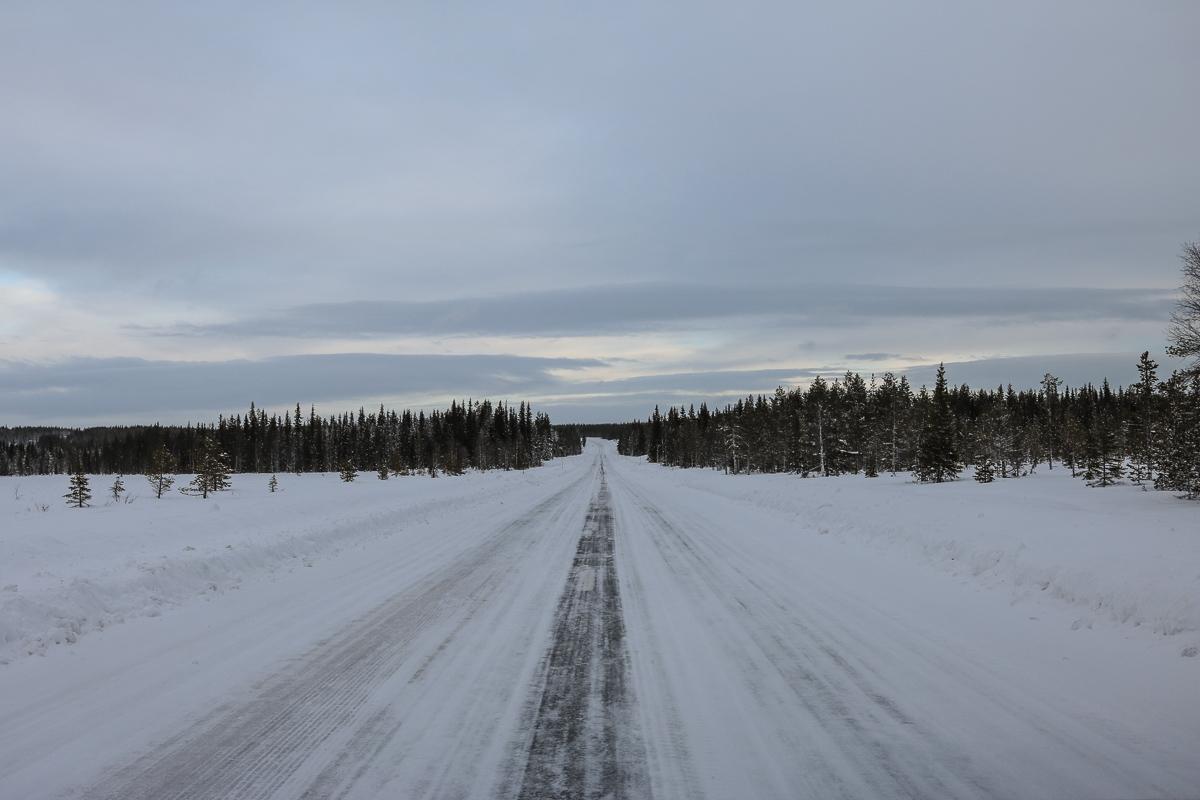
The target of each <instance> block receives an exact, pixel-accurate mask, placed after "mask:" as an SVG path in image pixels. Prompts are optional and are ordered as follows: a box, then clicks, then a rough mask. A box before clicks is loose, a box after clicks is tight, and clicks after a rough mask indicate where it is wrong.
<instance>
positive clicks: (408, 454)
mask: <svg viewBox="0 0 1200 800" xmlns="http://www.w3.org/2000/svg"><path fill="white" fill-rule="evenodd" d="M0 442H3V444H2V445H0V475H48V474H60V473H69V472H76V471H81V472H86V473H93V474H111V473H116V474H139V473H140V474H146V473H150V472H158V473H161V472H164V470H163V469H162V465H161V464H159V465H156V464H155V456H156V454H158V453H159V452H160V450H161V448H163V447H164V446H165V448H166V451H167V453H168V454H169V456H170V462H171V465H172V466H173V468H174V470H175V471H178V472H182V473H192V472H197V471H199V470H198V468H197V467H198V465H200V463H201V462H202V461H203V460H204V459H205V457H206V448H209V446H210V443H213V444H215V445H216V447H217V448H218V450H219V451H220V453H221V455H222V458H223V460H224V462H225V464H226V466H227V467H228V469H229V470H230V471H232V472H262V473H275V472H331V471H337V470H341V469H343V468H345V467H351V468H353V469H355V470H368V471H380V470H384V471H390V472H393V473H405V472H427V473H428V472H432V473H434V474H436V473H439V472H443V473H448V474H458V473H461V472H463V471H464V470H467V469H477V470H489V469H527V468H529V467H534V466H537V465H539V464H541V463H542V462H544V461H546V460H547V459H550V458H554V457H555V456H561V455H572V454H576V453H578V452H579V451H580V446H581V443H580V439H579V435H578V434H577V432H576V431H575V429H574V428H573V427H571V426H564V427H559V428H555V427H554V426H552V425H551V423H550V418H549V417H548V416H546V415H545V414H541V413H535V412H534V411H533V410H532V408H531V407H530V406H529V405H528V404H527V403H520V404H518V405H516V406H512V405H509V404H506V403H492V402H490V401H488V400H482V401H479V402H475V401H471V400H468V401H466V402H465V403H457V402H454V403H451V404H450V407H449V408H448V409H445V410H435V411H432V412H430V413H428V414H426V413H425V412H424V411H417V412H413V411H407V410H406V411H402V412H397V411H395V410H387V409H384V408H383V407H382V406H380V408H379V410H378V411H372V412H368V411H366V410H365V409H361V408H360V409H359V411H358V413H357V414H350V413H344V414H340V415H336V416H327V417H322V416H319V415H318V414H317V413H316V412H315V410H313V409H312V408H311V407H310V409H309V411H308V413H307V414H305V413H303V412H302V410H301V408H300V406H299V405H297V406H296V407H295V409H294V411H293V412H291V413H284V414H271V415H269V416H268V415H267V412H266V411H264V410H262V409H259V408H255V407H254V405H253V404H251V407H250V409H249V411H247V412H246V413H245V414H244V415H242V414H234V415H232V416H229V417H224V416H223V417H221V418H220V419H219V420H218V421H217V422H216V423H215V424H211V425H188V426H183V427H179V426H164V425H151V426H142V427H138V426H132V427H98V428H85V429H78V430H73V429H58V428H45V429H38V428H0ZM167 471H169V470H167Z"/></svg>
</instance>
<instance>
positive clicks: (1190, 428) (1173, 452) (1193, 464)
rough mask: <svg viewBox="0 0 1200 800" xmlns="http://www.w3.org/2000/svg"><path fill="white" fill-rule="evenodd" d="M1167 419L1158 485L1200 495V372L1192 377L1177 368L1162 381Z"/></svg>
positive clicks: (1188, 494)
mask: <svg viewBox="0 0 1200 800" xmlns="http://www.w3.org/2000/svg"><path fill="white" fill-rule="evenodd" d="M1162 394H1163V401H1164V407H1165V421H1164V424H1163V426H1162V435H1161V443H1160V445H1159V452H1160V453H1161V461H1160V468H1159V471H1158V474H1157V475H1156V476H1155V478H1154V486H1155V488H1156V489H1163V490H1166V491H1174V492H1183V493H1184V496H1185V497H1188V498H1191V499H1196V498H1197V497H1200V376H1197V377H1194V378H1192V380H1191V381H1190V386H1189V381H1188V380H1187V377H1186V375H1185V374H1184V373H1182V372H1178V371H1176V372H1174V373H1172V374H1171V377H1170V378H1168V379H1167V380H1166V382H1164V383H1163V384H1162Z"/></svg>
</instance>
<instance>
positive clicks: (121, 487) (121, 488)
mask: <svg viewBox="0 0 1200 800" xmlns="http://www.w3.org/2000/svg"><path fill="white" fill-rule="evenodd" d="M123 477H124V476H122V475H118V476H117V479H116V480H115V481H113V485H112V486H111V487H109V490H108V491H109V492H110V493H111V494H112V499H113V502H114V503H119V502H121V495H123V494H125V481H124V480H122V478H123Z"/></svg>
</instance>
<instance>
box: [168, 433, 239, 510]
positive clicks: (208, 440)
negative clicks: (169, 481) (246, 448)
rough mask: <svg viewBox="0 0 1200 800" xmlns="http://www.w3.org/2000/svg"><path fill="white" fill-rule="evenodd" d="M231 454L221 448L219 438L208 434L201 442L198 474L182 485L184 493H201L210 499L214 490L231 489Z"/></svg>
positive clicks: (203, 496) (197, 466)
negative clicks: (185, 484) (226, 453)
mask: <svg viewBox="0 0 1200 800" xmlns="http://www.w3.org/2000/svg"><path fill="white" fill-rule="evenodd" d="M228 459H229V456H227V455H225V453H224V452H223V451H222V450H221V447H220V445H218V444H217V440H216V439H215V438H214V437H213V436H212V435H211V434H208V435H206V436H205V437H204V438H203V440H202V441H201V444H200V454H199V457H198V459H197V462H196V476H195V477H194V478H192V481H191V483H189V484H188V485H187V486H184V487H181V488H180V490H179V491H181V492H183V493H184V494H192V495H200V496H201V497H202V498H204V499H208V495H209V494H210V493H212V492H224V491H226V490H228V489H229V486H230V481H229V461H228Z"/></svg>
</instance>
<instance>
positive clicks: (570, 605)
mask: <svg viewBox="0 0 1200 800" xmlns="http://www.w3.org/2000/svg"><path fill="white" fill-rule="evenodd" d="M613 539H614V536H613V512H612V506H611V504H610V499H609V492H608V482H607V478H606V476H605V474H604V466H603V463H602V464H601V467H600V488H599V491H598V492H597V494H596V497H595V498H594V499H593V500H592V503H591V505H590V507H589V508H588V515H587V520H586V522H585V524H584V530H583V535H582V536H581V537H580V538H579V546H578V549H577V550H576V553H575V560H574V562H573V563H572V565H571V571H570V573H569V575H568V577H567V583H566V587H565V588H564V590H563V593H562V597H561V598H560V599H559V602H558V607H557V610H556V612H555V620H554V639H553V642H552V643H551V645H550V649H549V651H548V652H547V654H546V659H545V664H546V666H545V670H546V672H545V683H544V685H543V687H542V691H541V694H540V698H538V700H537V702H536V706H535V707H534V708H533V709H532V711H533V714H535V715H536V716H535V717H534V719H533V721H532V736H531V742H530V746H529V756H528V760H527V761H526V764H525V771H524V776H523V780H522V784H521V790H520V793H519V795H518V797H519V798H520V800H546V799H547V798H568V797H570V798H613V800H618V799H619V798H626V797H637V798H643V797H648V796H649V792H650V787H649V781H648V780H647V778H646V775H645V772H644V765H645V756H644V754H643V753H642V752H641V746H640V742H639V739H638V737H637V735H636V730H635V726H634V724H633V715H632V712H631V705H632V704H631V699H632V698H631V692H630V688H629V684H628V679H627V671H628V659H629V657H628V653H627V652H626V646H625V623H624V620H623V618H622V615H621V596H620V593H619V591H618V584H617V571H616V565H615V563H614V559H613V555H614V553H613Z"/></svg>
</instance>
